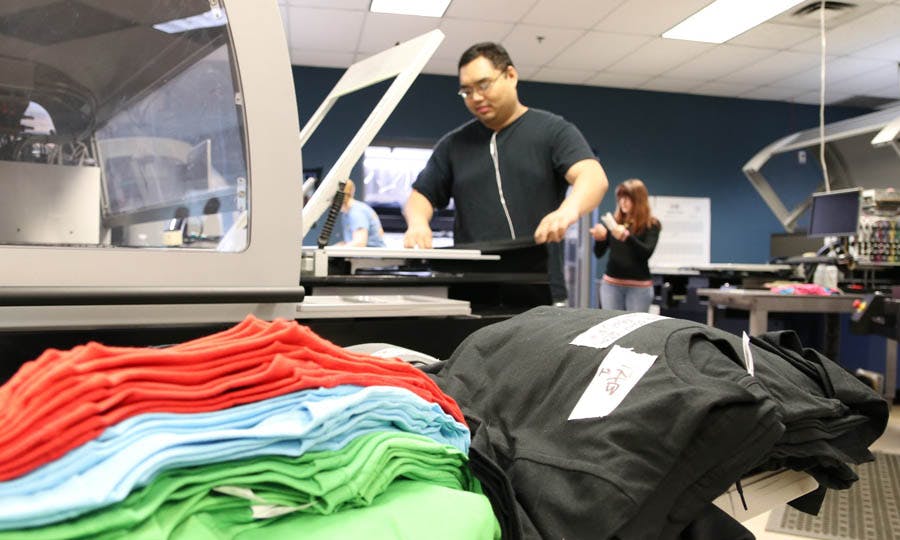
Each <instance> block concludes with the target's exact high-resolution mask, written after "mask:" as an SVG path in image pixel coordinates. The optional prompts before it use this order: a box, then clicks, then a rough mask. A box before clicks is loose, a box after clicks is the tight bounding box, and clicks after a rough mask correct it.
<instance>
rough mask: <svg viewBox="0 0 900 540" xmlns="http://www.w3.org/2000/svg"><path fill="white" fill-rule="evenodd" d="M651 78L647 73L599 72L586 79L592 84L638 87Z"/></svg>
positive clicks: (586, 82) (587, 82)
mask: <svg viewBox="0 0 900 540" xmlns="http://www.w3.org/2000/svg"><path fill="white" fill-rule="evenodd" d="M648 80H650V78H649V77H647V76H646V75H632V74H628V73H606V72H602V73H598V74H596V75H594V76H593V77H591V78H590V79H588V80H587V81H585V84H590V85H592V86H609V87H612V88H637V87H638V86H640V85H641V84H643V83H645V82H647V81H648Z"/></svg>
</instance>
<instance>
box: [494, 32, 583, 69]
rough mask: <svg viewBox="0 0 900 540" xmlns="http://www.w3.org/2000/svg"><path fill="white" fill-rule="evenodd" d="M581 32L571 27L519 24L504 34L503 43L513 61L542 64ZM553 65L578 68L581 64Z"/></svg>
mask: <svg viewBox="0 0 900 540" xmlns="http://www.w3.org/2000/svg"><path fill="white" fill-rule="evenodd" d="M582 33H583V32H582V31H581V30H573V29H571V28H550V27H546V26H531V25H526V24H519V25H516V27H515V28H514V29H513V31H512V32H510V34H509V35H508V36H506V40H505V41H504V43H503V45H504V46H505V47H506V50H507V51H509V55H510V56H511V57H512V59H513V62H514V63H516V62H528V63H529V64H537V65H543V64H545V63H547V62H548V61H550V59H551V58H553V57H555V56H556V55H558V54H559V53H560V51H562V50H563V49H565V48H566V47H568V46H569V45H570V44H571V43H572V42H573V41H575V40H576V39H577V38H578V36H580V35H581V34H582ZM538 36H541V37H542V39H541V40H538ZM554 67H559V68H575V69H578V68H581V67H583V66H569V65H565V64H559V63H556V64H555V65H554Z"/></svg>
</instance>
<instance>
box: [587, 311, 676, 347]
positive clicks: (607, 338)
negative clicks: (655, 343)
mask: <svg viewBox="0 0 900 540" xmlns="http://www.w3.org/2000/svg"><path fill="white" fill-rule="evenodd" d="M668 318H669V317H663V316H662V315H654V314H652V313H626V314H625V315H619V316H617V317H613V318H611V319H606V320H605V321H603V322H601V323H600V324H598V325H596V326H593V327H591V328H588V329H587V330H585V331H584V332H582V333H580V334H578V335H577V336H576V337H575V339H573V340H572V343H571V344H572V345H580V346H582V347H593V348H595V349H604V348H606V347H609V346H610V345H612V344H613V343H615V342H616V341H618V340H619V338H621V337H622V336H624V335H626V334H630V333H631V332H633V331H635V330H637V329H638V328H640V327H642V326H645V325H648V324H650V323H652V322H656V321H659V320H662V319H668Z"/></svg>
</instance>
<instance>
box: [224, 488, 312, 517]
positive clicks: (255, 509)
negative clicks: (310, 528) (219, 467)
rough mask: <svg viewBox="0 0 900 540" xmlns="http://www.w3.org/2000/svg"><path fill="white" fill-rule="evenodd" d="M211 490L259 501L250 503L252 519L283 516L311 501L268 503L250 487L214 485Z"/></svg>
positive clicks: (304, 508)
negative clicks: (290, 503)
mask: <svg viewBox="0 0 900 540" xmlns="http://www.w3.org/2000/svg"><path fill="white" fill-rule="evenodd" d="M213 491H216V492H218V493H222V494H225V495H231V496H232V497H237V498H239V499H246V500H248V501H251V502H255V503H260V504H252V505H250V510H251V512H252V515H253V519H269V518H274V517H278V516H283V515H285V514H292V513H294V512H299V511H301V510H306V509H307V508H309V507H310V506H312V505H313V503H311V502H310V503H306V504H301V505H298V506H285V505H280V504H269V503H267V502H266V501H265V500H264V499H263V498H262V497H260V496H259V495H257V494H256V493H254V492H253V490H252V489H249V488H244V487H240V486H218V487H214V488H213Z"/></svg>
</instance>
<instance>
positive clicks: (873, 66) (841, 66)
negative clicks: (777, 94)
mask: <svg viewBox="0 0 900 540" xmlns="http://www.w3.org/2000/svg"><path fill="white" fill-rule="evenodd" d="M885 65H887V63H886V62H885V61H884V60H866V59H862V58H852V57H849V56H844V57H842V58H835V59H832V60H829V61H828V62H827V63H826V64H825V85H826V88H828V87H830V86H831V85H833V84H835V83H836V82H838V81H841V80H843V79H846V78H848V77H854V76H857V75H862V74H863V73H866V72H867V71H874V70H877V69H879V68H883V67H885ZM820 80H821V74H820V69H819V66H816V67H814V68H812V69H808V70H806V71H804V72H802V73H799V74H797V75H794V76H792V77H786V78H784V79H782V80H781V81H779V83H778V85H779V86H786V87H795V88H807V89H809V90H813V89H816V88H818V87H819V84H820Z"/></svg>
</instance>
